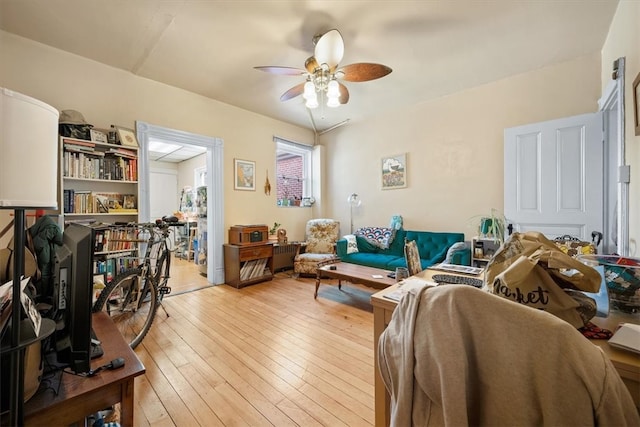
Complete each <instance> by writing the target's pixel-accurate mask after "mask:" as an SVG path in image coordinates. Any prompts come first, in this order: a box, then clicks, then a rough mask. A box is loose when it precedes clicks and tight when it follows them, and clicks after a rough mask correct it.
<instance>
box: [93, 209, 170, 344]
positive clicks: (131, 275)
mask: <svg viewBox="0 0 640 427" xmlns="http://www.w3.org/2000/svg"><path fill="white" fill-rule="evenodd" d="M175 223H177V218H175V217H164V218H162V219H161V220H157V221H156V222H155V223H128V224H126V225H123V226H119V228H116V230H119V231H123V233H122V234H124V235H125V236H126V237H125V238H123V239H120V240H116V241H119V242H133V243H137V244H138V254H144V255H143V256H140V255H138V256H131V258H132V259H134V260H138V261H139V262H141V263H140V264H139V265H137V266H136V267H133V268H129V269H127V270H125V271H123V272H121V273H119V274H116V276H115V277H114V278H113V280H112V281H111V282H109V283H108V284H107V285H106V286H105V288H104V289H103V290H102V291H101V292H100V295H99V296H98V299H97V300H96V302H95V304H94V305H93V311H94V312H99V311H105V312H106V313H107V314H108V315H109V317H111V319H112V320H113V322H114V323H115V324H116V326H117V327H118V329H119V330H120V333H121V334H122V336H123V337H124V338H125V340H127V341H128V342H129V346H130V347H131V348H136V347H137V346H138V345H139V344H140V343H141V342H142V340H143V339H144V337H145V336H146V335H147V333H148V332H149V330H150V329H151V325H152V324H153V320H154V318H155V315H156V312H157V310H158V306H161V307H162V309H163V310H164V312H165V314H166V315H167V317H169V313H168V312H167V310H166V308H165V307H164V306H163V305H162V299H163V297H164V296H165V295H167V294H169V293H171V288H170V287H169V286H167V283H168V281H169V278H170V275H169V272H170V269H171V252H172V250H171V248H170V239H169V237H170V233H171V229H170V227H171V226H173V225H175ZM111 241H112V242H113V241H114V239H112V240H111Z"/></svg>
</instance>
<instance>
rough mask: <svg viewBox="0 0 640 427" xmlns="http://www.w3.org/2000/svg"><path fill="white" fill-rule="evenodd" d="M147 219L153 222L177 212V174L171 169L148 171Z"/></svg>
mask: <svg viewBox="0 0 640 427" xmlns="http://www.w3.org/2000/svg"><path fill="white" fill-rule="evenodd" d="M149 195H150V197H149V205H150V206H149V213H150V216H149V219H150V220H151V221H155V220H156V219H158V218H162V217H163V216H169V215H172V214H173V213H174V212H175V211H177V210H178V208H179V206H178V204H179V202H178V198H179V195H178V172H177V171H175V170H171V169H150V170H149Z"/></svg>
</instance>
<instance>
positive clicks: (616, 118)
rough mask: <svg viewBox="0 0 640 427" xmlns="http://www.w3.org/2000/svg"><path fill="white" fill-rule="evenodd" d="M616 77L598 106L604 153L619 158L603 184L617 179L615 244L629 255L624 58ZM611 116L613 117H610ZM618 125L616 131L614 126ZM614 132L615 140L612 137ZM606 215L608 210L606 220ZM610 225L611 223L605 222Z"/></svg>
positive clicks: (615, 69) (619, 61)
mask: <svg viewBox="0 0 640 427" xmlns="http://www.w3.org/2000/svg"><path fill="white" fill-rule="evenodd" d="M613 75H614V76H615V79H613V80H611V81H609V83H608V84H607V87H606V88H605V90H604V93H603V95H602V97H601V98H600V99H599V100H598V106H599V109H600V111H602V112H603V113H604V114H603V124H602V126H603V134H604V136H605V142H606V147H607V150H606V152H605V153H604V155H605V160H604V161H605V162H607V161H608V160H609V159H611V158H616V159H617V170H610V171H609V172H608V173H607V174H606V175H605V177H604V180H605V182H604V188H605V191H607V190H608V189H609V188H610V187H609V186H608V184H609V183H610V181H611V180H613V181H614V182H617V188H616V202H617V206H618V208H617V212H616V218H615V221H616V244H617V248H618V250H617V253H618V254H619V255H622V256H629V181H630V167H629V165H627V164H625V162H626V160H625V149H626V148H625V131H624V127H625V119H624V117H625V110H624V75H625V58H624V57H622V58H618V59H617V60H615V61H614V64H613ZM609 118H612V120H609ZM613 129H615V131H614V130H613ZM612 132H615V134H614V135H615V138H616V141H611V140H609V136H610V135H611V134H612ZM606 218H607V215H606V213H605V220H606ZM606 224H607V226H608V225H610V224H609V223H606Z"/></svg>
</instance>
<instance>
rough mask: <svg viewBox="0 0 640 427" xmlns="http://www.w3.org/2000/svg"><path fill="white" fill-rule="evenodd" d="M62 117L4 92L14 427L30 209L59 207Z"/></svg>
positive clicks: (0, 182)
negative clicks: (11, 213)
mask: <svg viewBox="0 0 640 427" xmlns="http://www.w3.org/2000/svg"><path fill="white" fill-rule="evenodd" d="M58 117H59V113H58V110H56V109H55V108H53V107H51V106H50V105H47V104H45V103H44V102H42V101H38V100H37V99H33V98H31V97H28V96H25V95H22V94H20V93H17V92H14V91H11V90H9V89H5V88H0V153H2V155H1V156H0V209H11V210H13V211H14V216H15V218H14V228H13V236H14V239H13V244H14V251H13V290H12V312H11V349H10V350H9V353H10V367H11V370H10V375H11V378H10V389H9V390H10V393H11V395H10V396H9V404H10V408H9V410H10V425H23V424H24V360H23V358H22V356H23V353H22V352H21V351H19V345H20V321H21V317H22V304H21V303H20V296H21V293H22V291H21V289H20V279H21V276H22V271H23V269H24V246H25V225H26V223H25V218H26V215H25V210H26V209H57V208H58V201H57V191H58V190H57V187H58V167H57V166H58V163H57V159H58Z"/></svg>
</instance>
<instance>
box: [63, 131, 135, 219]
mask: <svg viewBox="0 0 640 427" xmlns="http://www.w3.org/2000/svg"><path fill="white" fill-rule="evenodd" d="M59 152H60V175H61V179H60V182H61V191H60V200H59V205H60V207H61V212H60V214H61V216H62V217H63V221H64V223H69V222H74V221H90V220H96V221H100V222H135V221H137V218H138V149H137V148H136V147H129V146H121V145H115V144H108V143H102V142H96V141H88V140H83V139H75V138H68V137H60V151H59ZM96 217H98V218H96Z"/></svg>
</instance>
